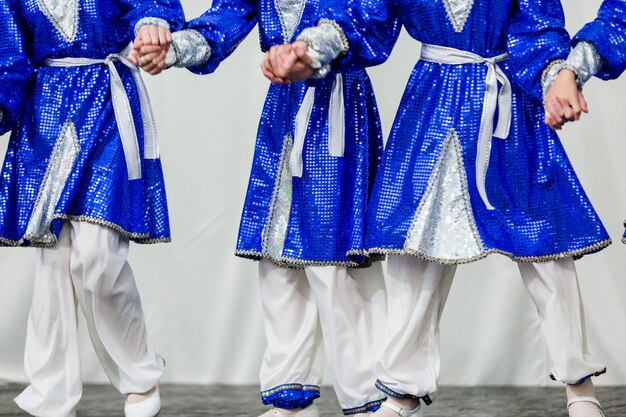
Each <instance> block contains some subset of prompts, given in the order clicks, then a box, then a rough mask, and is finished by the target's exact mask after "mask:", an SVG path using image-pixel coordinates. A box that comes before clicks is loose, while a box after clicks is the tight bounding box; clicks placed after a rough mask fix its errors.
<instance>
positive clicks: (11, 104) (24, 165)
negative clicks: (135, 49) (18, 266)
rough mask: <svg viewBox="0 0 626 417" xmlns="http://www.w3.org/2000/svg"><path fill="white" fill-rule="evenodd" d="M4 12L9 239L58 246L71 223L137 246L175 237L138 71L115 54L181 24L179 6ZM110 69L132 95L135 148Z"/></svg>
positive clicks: (0, 194)
mask: <svg viewBox="0 0 626 417" xmlns="http://www.w3.org/2000/svg"><path fill="white" fill-rule="evenodd" d="M0 8H1V9H2V10H1V12H2V13H0V30H1V31H2V40H1V41H0V85H1V86H2V88H1V89H0V114H1V115H2V117H1V118H2V122H1V123H2V124H1V127H0V128H1V129H2V132H6V131H8V130H12V136H11V139H10V142H9V145H8V150H7V153H6V156H5V159H4V166H3V169H2V175H1V177H0V243H1V244H3V245H8V246H40V247H47V246H53V245H54V244H55V242H56V239H57V237H58V235H59V232H60V230H61V227H62V224H63V222H64V220H65V219H72V220H78V221H87V222H95V223H98V224H102V225H104V226H108V227H110V228H112V229H114V230H116V231H118V232H119V233H121V234H123V235H125V236H127V237H129V238H130V239H132V240H134V241H137V242H140V243H152V242H159V241H167V240H169V238H170V232H169V220H168V213H167V202H166V196H165V187H164V183H163V174H162V171H161V163H160V160H159V159H158V155H157V156H152V157H150V158H149V159H148V156H147V155H144V136H145V134H144V123H142V119H143V116H145V115H143V114H142V111H141V110H140V100H139V97H138V89H137V86H138V84H137V82H136V80H135V79H134V77H133V74H132V73H133V71H131V69H129V66H131V65H130V64H129V63H128V62H127V63H126V64H123V63H120V62H119V61H123V57H121V58H120V57H114V56H113V55H112V54H119V53H121V52H122V51H123V50H124V49H125V48H126V47H127V46H128V45H129V44H130V42H131V41H132V39H133V38H134V30H135V29H136V28H139V27H141V26H143V25H146V24H151V25H162V26H167V25H172V26H173V29H176V28H178V27H180V25H182V23H183V22H184V15H183V11H182V7H181V5H180V3H179V2H178V1H173V0H151V1H143V0H60V1H58V0H54V1H53V0H20V1H18V0H0ZM107 57H108V58H109V61H112V62H111V63H109V62H108V61H107V62H104V60H105V59H106V58H107ZM70 58H82V59H91V60H93V61H89V62H87V61H85V62H83V64H82V65H78V64H77V63H76V62H73V63H68V62H67V60H68V59H70ZM55 60H56V61H55ZM74 61H76V60H74ZM113 62H115V63H113ZM107 64H108V65H107ZM111 67H114V70H112V69H111ZM134 71H138V70H137V69H136V68H134ZM113 72H116V73H117V74H119V76H120V80H121V83H120V89H119V91H122V92H123V91H124V90H126V94H122V95H123V96H127V97H128V103H129V108H128V110H129V111H127V112H124V114H126V115H132V116H128V120H129V125H128V126H131V128H130V129H129V132H130V133H129V134H127V136H129V137H133V136H134V135H136V139H134V141H131V142H128V143H127V145H128V144H130V145H132V146H131V148H134V149H123V146H122V140H121V135H120V131H119V129H118V126H117V123H118V122H119V121H120V118H118V117H116V114H114V109H113V105H112V99H111V91H112V90H111V82H110V78H111V76H110V75H111V74H112V73H113ZM136 75H137V74H135V76H136ZM122 86H123V88H122ZM144 102H145V100H144ZM133 116H134V117H133ZM133 126H134V129H133V128H132V127H133ZM150 127H153V126H150ZM133 152H134V155H135V156H136V160H135V161H131V162H129V161H130V159H129V155H133ZM151 152H152V153H157V152H156V151H155V150H152V151H151ZM144 156H145V158H144ZM131 165H133V166H136V171H137V172H135V173H132V175H131V172H127V166H129V167H130V166H131ZM132 178H136V179H132Z"/></svg>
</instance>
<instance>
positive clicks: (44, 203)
mask: <svg viewBox="0 0 626 417" xmlns="http://www.w3.org/2000/svg"><path fill="white" fill-rule="evenodd" d="M79 153H80V145H79V144H78V136H77V135H76V127H75V126H74V123H73V122H71V121H68V122H66V123H65V124H64V125H63V127H62V128H61V134H60V135H59V139H58V140H57V143H56V145H55V146H54V150H53V151H52V155H51V156H50V160H49V161H48V167H47V169H46V174H45V175H44V179H43V181H42V184H41V186H40V187H39V195H38V196H37V200H36V201H35V207H34V208H33V212H32V214H31V216H30V220H29V221H28V226H27V228H26V239H27V240H29V241H31V242H33V243H36V244H43V245H49V244H53V243H54V242H55V240H56V238H55V236H54V235H53V234H52V231H51V230H50V225H51V224H52V219H53V216H54V210H55V208H56V206H57V203H58V202H59V198H60V197H61V192H63V189H64V188H65V185H66V184H67V180H68V178H69V177H70V175H71V173H72V169H73V168H74V164H75V163H76V157H77V156H78V154H79Z"/></svg>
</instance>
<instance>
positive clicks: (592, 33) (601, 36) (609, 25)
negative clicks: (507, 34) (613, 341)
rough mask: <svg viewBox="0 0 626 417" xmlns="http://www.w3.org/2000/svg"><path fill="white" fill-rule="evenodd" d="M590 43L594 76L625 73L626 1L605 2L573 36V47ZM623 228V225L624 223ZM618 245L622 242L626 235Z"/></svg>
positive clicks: (625, 223) (603, 76) (625, 235)
mask: <svg viewBox="0 0 626 417" xmlns="http://www.w3.org/2000/svg"><path fill="white" fill-rule="evenodd" d="M579 42H590V43H592V44H593V45H594V47H595V49H596V51H597V52H598V53H599V54H600V56H601V57H602V60H603V65H602V67H601V68H600V71H599V72H598V73H596V74H595V75H596V76H597V77H599V78H601V79H603V80H610V79H614V78H617V77H619V76H620V75H621V74H622V73H623V72H624V70H626V0H605V1H604V2H603V3H602V6H601V7H600V11H599V12H598V17H597V18H596V19H595V20H594V21H593V22H590V23H588V24H587V25H585V27H583V28H582V30H581V31H580V32H578V34H577V35H576V36H575V37H574V44H575V45H576V44H578V43H579ZM624 226H625V227H626V222H624ZM622 242H624V243H626V232H624V237H623V238H622Z"/></svg>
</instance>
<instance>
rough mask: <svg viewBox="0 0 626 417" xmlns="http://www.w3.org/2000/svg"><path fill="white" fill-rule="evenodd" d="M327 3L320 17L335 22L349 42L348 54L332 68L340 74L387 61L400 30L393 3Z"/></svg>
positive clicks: (348, 0) (360, 0) (392, 0)
mask: <svg viewBox="0 0 626 417" xmlns="http://www.w3.org/2000/svg"><path fill="white" fill-rule="evenodd" d="M328 3H329V4H328V6H327V7H326V10H325V11H324V10H323V11H322V13H321V16H322V17H325V18H327V19H329V20H332V21H334V22H336V23H337V24H338V25H339V27H340V28H341V29H342V30H343V32H344V34H345V36H346V38H347V39H348V51H347V52H346V53H345V54H344V55H342V57H341V58H340V59H339V60H337V62H336V63H335V65H337V66H339V68H341V69H343V70H351V69H361V68H365V67H370V66H374V65H379V64H382V63H383V62H385V61H386V60H387V58H389V55H390V54H391V51H392V49H393V47H394V45H395V43H396V41H397V39H398V36H399V35H400V28H401V27H402V24H401V22H400V13H399V12H398V9H399V6H398V4H397V3H396V1H395V0H345V1H342V2H339V1H333V2H328Z"/></svg>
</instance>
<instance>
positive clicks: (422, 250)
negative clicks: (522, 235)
mask: <svg viewBox="0 0 626 417" xmlns="http://www.w3.org/2000/svg"><path fill="white" fill-rule="evenodd" d="M468 197H469V195H468V193H467V179H466V178H465V169H464V167H463V159H462V157H461V143H460V142H459V138H458V136H457V133H456V131H454V130H451V131H450V133H449V134H448V137H447V139H446V141H445V142H444V143H443V148H442V151H441V154H440V156H439V161H438V162H437V164H436V165H435V169H434V171H433V173H432V175H431V178H430V181H429V184H428V187H427V189H426V191H425V192H424V196H423V197H422V199H421V201H420V205H419V207H418V208H417V210H416V213H415V218H414V220H413V223H412V224H411V227H410V229H409V232H408V234H407V238H406V241H405V243H404V250H405V251H408V252H415V253H419V254H423V255H424V256H427V257H428V258H430V259H441V260H447V259H470V258H474V257H477V256H479V255H480V254H481V253H482V252H483V250H484V249H483V246H482V242H481V241H480V236H478V231H477V230H476V225H475V223H474V216H473V213H472V208H471V205H470V202H469V198H468ZM451 231H454V233H450V232H451Z"/></svg>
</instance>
